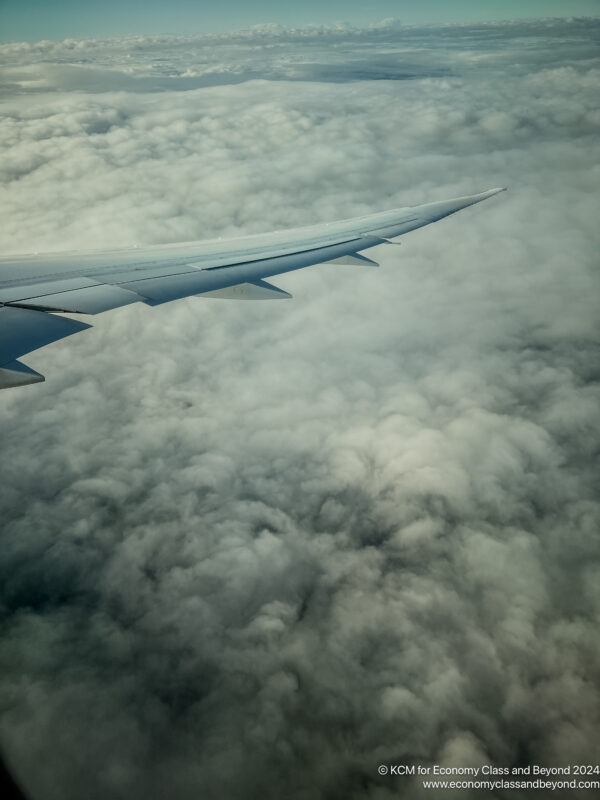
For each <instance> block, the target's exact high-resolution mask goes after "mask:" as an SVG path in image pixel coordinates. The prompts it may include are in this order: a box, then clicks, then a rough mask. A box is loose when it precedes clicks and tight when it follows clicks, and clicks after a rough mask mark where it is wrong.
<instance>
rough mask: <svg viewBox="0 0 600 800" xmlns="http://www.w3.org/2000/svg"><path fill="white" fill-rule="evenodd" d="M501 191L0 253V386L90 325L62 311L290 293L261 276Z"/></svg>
mask: <svg viewBox="0 0 600 800" xmlns="http://www.w3.org/2000/svg"><path fill="white" fill-rule="evenodd" d="M501 191H503V189H490V190H489V191H487V192H480V193H479V194H474V195H469V196H466V197H459V198H455V199H452V200H444V201H441V202H436V203H427V204H425V205H421V206H409V207H406V208H400V209H395V210H393V211H385V212H381V213H376V214H370V215H368V216H364V217H356V218H354V219H347V220H340V221H338V222H331V223H325V224H322V225H314V226H311V227H306V228H296V229H291V230H286V231H276V232H274V233H269V234H261V235H258V236H247V237H243V238H239V239H230V240H228V241H221V240H212V241H204V242H188V243H183V244H175V245H159V246H156V247H150V248H142V249H140V248H131V249H128V250H119V251H105V252H91V253H82V252H77V253H53V254H48V255H35V256H14V257H12V258H11V257H5V258H2V259H0V389H3V388H8V387H12V386H22V385H25V384H28V383H37V382H39V381H43V380H44V378H43V376H42V375H40V374H39V373H37V372H34V371H33V370H31V369H30V368H29V367H27V366H26V365H25V364H23V363H21V362H20V361H19V360H18V359H19V358H20V357H21V356H23V355H25V354H26V353H29V352H31V351H33V350H37V349H38V348H40V347H43V346H44V345H46V344H50V343H51V342H53V341H56V340H58V339H61V338H63V337H65V336H70V335H71V334H73V333H78V332H79V331H81V330H85V329H86V328H89V327H90V325H88V324H86V323H84V322H79V321H78V320H73V319H71V318H70V317H64V316H62V314H63V313H74V314H98V313H101V312H103V311H108V310H110V309H113V308H118V307H120V306H124V305H129V304H131V303H136V302H143V303H145V304H147V305H150V306H155V305H160V304H162V303H167V302H170V301H171V300H178V299H180V298H182V297H189V296H191V295H199V296H206V297H216V298H224V299H238V298H239V299H279V298H288V297H290V295H289V294H288V293H287V292H284V291H283V290H282V289H279V288H278V287H277V286H273V284H271V283H268V282H267V281H266V280H265V278H270V277H272V276H274V275H280V274H283V273H285V272H290V271H292V270H297V269H302V268H303V267H308V266H311V265H313V264H322V263H334V264H365V265H370V266H377V263H376V262H375V261H372V260H371V259H369V258H366V256H363V255H361V254H360V252H359V251H362V250H366V249H368V248H369V247H376V246H377V245H380V244H382V243H388V242H389V240H390V239H393V238H395V237H397V236H401V235H402V234H404V233H407V232H408V231H412V230H415V229H416V228H421V227H423V226H424V225H429V224H430V223H432V222H436V221H437V220H439V219H442V218H443V217H446V216H448V215H450V214H454V213H455V212H456V211H459V210H460V209H462V208H466V207H467V206H470V205H473V204H474V203H479V202H481V201H482V200H486V199H487V198H488V197H492V196H493V195H495V194H497V193H498V192H501ZM389 243H391V244H397V242H389Z"/></svg>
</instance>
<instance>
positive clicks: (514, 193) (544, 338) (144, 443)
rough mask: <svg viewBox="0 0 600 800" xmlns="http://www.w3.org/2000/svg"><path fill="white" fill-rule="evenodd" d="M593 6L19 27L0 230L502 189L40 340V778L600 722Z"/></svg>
mask: <svg viewBox="0 0 600 800" xmlns="http://www.w3.org/2000/svg"><path fill="white" fill-rule="evenodd" d="M590 25H592V23H586V25H582V24H580V23H562V22H561V23H553V24H550V23H541V24H540V26H539V27H536V26H534V25H529V26H526V25H522V24H519V25H510V26H496V27H494V26H484V28H482V29H481V30H480V31H476V32H474V31H473V30H472V29H469V28H461V27H452V28H444V29H442V30H435V29H421V30H419V29H402V28H401V27H398V26H391V27H388V26H383V27H382V28H381V29H375V30H371V31H353V30H333V31H325V32H323V31H321V32H319V33H316V32H314V31H312V32H307V31H304V32H302V31H286V30H285V29H284V30H280V29H276V30H265V29H262V28H261V30H260V31H256V30H255V31H249V32H247V33H245V34H243V35H239V36H237V37H235V36H234V37H230V38H228V37H205V38H204V39H200V40H194V39H192V38H185V37H183V38H177V39H169V38H166V37H158V38H154V39H150V40H146V39H142V38H139V39H137V40H134V41H132V40H123V41H119V40H116V41H106V42H100V41H99V42H94V41H89V42H73V41H68V42H64V43H39V44H37V45H27V46H24V45H10V46H4V47H2V48H0V53H2V54H4V57H5V58H6V59H7V60H8V61H9V62H10V70H8V71H7V75H8V79H7V78H5V81H7V82H8V83H11V82H12V84H13V89H12V90H11V94H9V96H8V97H7V98H6V99H5V100H4V102H3V111H4V121H3V124H2V128H1V130H0V142H1V143H2V146H3V147H4V150H5V153H6V157H5V158H4V159H3V161H2V164H3V167H2V170H3V171H2V179H3V186H2V192H3V194H2V199H1V203H2V206H1V212H2V217H3V219H4V220H5V221H6V224H5V225H4V226H3V229H2V231H1V233H0V236H1V237H2V248H3V250H5V251H11V250H12V251H17V252H18V251H26V250H35V249H40V250H41V249H46V248H53V249H61V248H72V247H102V246H105V247H106V246H113V245H116V244H119V243H122V244H125V243H132V242H136V241H137V242H140V243H142V242H150V243H152V242H164V241H173V240H180V239H190V238H202V237H205V236H206V237H209V236H215V235H223V236H228V235H234V234H237V233H242V232H255V231H260V230H265V229H268V228H276V227H283V226H287V225H294V224H302V223H305V222H311V221H316V220H318V219H328V218H337V217H344V216H351V215H353V214H358V213H362V212H367V211H369V210H377V209H383V208H385V207H392V206H394V205H402V204H404V203H411V202H414V203H419V202H423V201H426V200H428V199H437V198H443V197H446V196H453V195H458V194H461V193H468V192H471V191H477V190H481V189H485V188H488V187H491V186H496V185H504V184H506V185H508V186H509V188H510V191H509V192H508V193H507V194H505V195H501V196H500V197H498V198H495V199H494V200H490V201H489V202H488V203H485V204H482V205H481V206H477V207H476V208H472V209H469V210H467V211H465V212H462V213H461V214H460V215H457V216H455V217H453V218H451V219H448V220H445V221H443V222H440V223H438V224H437V225H435V226H433V227H432V228H431V229H426V230H423V231H420V232H418V233H415V234H413V235H412V236H410V237H406V239H404V240H403V247H402V248H385V247H382V248H380V250H378V251H377V253H376V258H377V259H378V260H380V261H381V263H382V269H381V270H379V271H376V270H365V271H360V270H358V269H354V268H342V267H339V268H338V267H333V266H332V267H322V268H315V269H313V270H306V271H305V272H302V273H299V274H297V275H288V276H286V277H285V278H282V279H280V281H279V283H281V285H283V286H285V288H287V289H289V290H291V291H293V292H294V294H295V296H296V299H295V300H294V301H291V302H288V303H281V304H265V305H262V304H256V306H254V305H252V304H243V307H242V305H241V304H240V305H237V304H235V303H231V304H226V303H213V302H211V301H208V300H205V301H202V300H195V299H192V300H189V301H184V302H180V303H177V304H172V305H168V306H165V307H163V308H157V309H152V310H149V309H144V308H138V307H135V308H128V309H123V310H121V311H119V312H114V313H110V314H106V315H104V316H101V317H99V318H97V319H94V328H93V330H92V331H89V332H87V333H86V334H85V335H84V336H81V337H73V339H71V340H67V341H66V342H64V343H58V344H55V345H53V346H52V347H50V348H47V349H46V350H42V351H39V352H38V353H35V354H32V355H31V356H30V357H29V358H28V359H27V360H28V363H30V364H31V365H32V366H33V367H34V368H36V369H38V370H40V371H42V372H43V373H45V374H46V375H47V376H48V381H47V383H46V384H44V385H41V386H39V387H28V388H27V389H24V390H13V391H12V392H5V393H3V396H2V405H1V407H0V426H1V429H2V433H1V436H2V442H3V459H2V466H1V467H0V469H1V470H2V476H1V479H2V486H3V498H2V513H3V520H4V532H3V557H2V559H0V566H1V568H2V570H3V587H4V588H3V603H4V608H5V610H6V612H7V614H6V617H5V622H4V625H5V630H4V642H5V647H4V666H3V670H2V672H3V676H4V678H3V682H2V685H1V692H2V694H1V697H2V708H3V717H2V731H3V744H4V747H5V748H6V752H7V754H8V755H9V757H10V758H11V759H12V761H13V762H14V765H15V768H16V770H17V772H18V773H19V774H20V775H21V776H22V778H23V780H24V781H25V783H26V784H27V785H28V786H29V787H30V788H31V790H32V791H33V792H34V796H36V794H35V792H36V791H37V792H38V795H39V796H43V797H45V798H52V797H56V798H61V800H65V799H67V798H70V797H76V796H79V794H80V791H81V788H80V787H81V783H82V781H85V785H86V796H87V797H90V798H96V797H103V798H104V797H106V796H114V797H121V796H127V797H138V796H139V797H146V796H149V793H150V794H151V792H155V794H156V796H166V794H168V795H169V796H170V797H174V798H187V797H198V796H203V797H230V798H236V797H240V798H241V797H244V798H247V797H255V796H256V797H281V796H286V797H293V798H309V797H317V796H319V797H324V796H330V797H332V798H333V797H344V798H348V797H354V798H358V797H372V798H374V797H377V798H386V797H396V796H397V794H398V791H402V792H403V793H404V794H403V796H406V797H413V796H414V797H418V796H420V792H419V789H418V787H417V786H416V784H415V785H413V784H411V783H410V781H407V782H406V783H403V784H402V785H401V786H398V785H396V784H394V783H392V782H390V781H389V780H388V779H381V778H379V777H378V776H377V772H376V770H377V766H378V764H380V763H402V762H404V761H413V762H418V763H448V764H451V765H453V764H454V762H456V761H458V760H463V761H464V763H465V764H466V763H469V764H470V763H472V762H473V763H480V762H481V760H482V759H487V760H489V761H491V762H496V763H497V764H499V765H506V764H509V765H510V764H513V763H517V762H527V761H529V760H532V761H535V762H536V763H548V764H552V765H555V764H558V763H561V764H562V763H565V764H566V763H569V761H571V760H573V759H575V760H577V761H578V762H579V761H584V762H585V761H586V760H589V759H590V758H592V756H593V746H594V742H595V741H596V740H597V738H598V730H597V727H596V726H597V722H596V720H597V716H596V715H595V709H596V705H597V694H596V692H595V691H594V689H593V686H594V682H593V664H594V663H597V659H598V652H597V650H598V638H597V633H596V630H595V628H594V625H593V622H592V620H593V618H594V613H597V609H598V600H599V598H598V593H597V590H596V589H595V586H596V585H597V581H596V578H597V556H598V547H597V544H596V542H597V536H596V530H597V519H598V502H597V488H596V486H597V484H596V481H595V474H594V454H595V452H596V451H597V445H598V430H599V427H598V384H597V382H596V379H597V375H596V372H595V360H594V354H595V352H596V350H595V347H596V342H597V320H598V318H599V316H598V302H597V297H598V287H597V279H596V277H595V272H594V270H595V265H596V261H597V256H596V254H597V252H598V242H597V237H598V234H597V200H596V187H597V176H596V175H595V173H594V167H593V164H594V163H595V159H594V154H595V153H597V149H598V138H597V122H598V120H597V117H596V111H595V106H594V102H595V100H594V88H595V83H594V76H595V74H596V72H597V70H598V64H597V62H594V61H593V60H592V59H591V56H590V51H591V45H590V38H591V37H592V31H591V30H590ZM524 34H527V36H528V37H530V38H529V41H531V42H533V43H534V45H535V46H534V45H533V44H532V46H531V47H529V46H528V47H525V46H524V44H523V40H522V38H521V37H523V35H524ZM465 53H467V54H468V55H469V57H468V58H466V57H465ZM80 58H81V59H85V62H84V63H85V67H84V66H82V65H81V64H78V63H77V60H78V59H80ZM11 70H12V72H11ZM215 74H218V75H219V76H221V79H222V80H221V83H220V85H217V84H215V83H214V82H213V83H208V84H207V83H203V82H202V81H204V80H205V79H206V77H207V76H211V75H212V76H213V77H214V75H215ZM385 76H387V79H382V78H384V77H385ZM409 76H410V79H409ZM292 78H293V80H292ZM373 78H377V79H376V80H375V79H373ZM193 80H198V81H199V82H198V83H197V84H193V83H189V81H193ZM15 87H16V88H15ZM49 787H53V788H49ZM52 792H54V794H52ZM468 796H469V795H468V793H466V794H465V797H468ZM523 796H524V795H523Z"/></svg>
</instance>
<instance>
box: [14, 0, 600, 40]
mask: <svg viewBox="0 0 600 800" xmlns="http://www.w3.org/2000/svg"><path fill="white" fill-rule="evenodd" d="M599 12H600V7H599V3H598V0H527V2H522V0H486V2H482V1H481V0H455V1H452V2H450V0H421V2H418V3H416V2H413V0H373V1H372V2H364V0H329V2H327V3H323V2H321V0H305V2H297V0H254V2H246V0H223V2H218V3H214V2H207V1H206V0H171V2H166V0H104V2H98V1H95V2H89V0H87V1H86V0H83V2H82V0H55V2H51V3H49V2H47V0H0V40H2V41H18V40H24V41H36V40H40V39H63V38H65V37H88V36H114V35H123V34H131V33H204V32H214V31H228V30H234V29H236V28H241V27H246V26H250V25H255V24H260V23H269V22H275V23H279V24H283V25H308V24H322V23H326V24H327V23H332V22H334V21H338V20H339V21H343V22H349V23H351V24H353V25H366V24H369V23H374V22H377V21H378V20H381V19H383V18H388V17H394V18H397V19H399V20H400V21H401V22H405V23H408V24H421V23H445V22H471V21H478V20H483V21H486V20H487V21H489V20H497V19H522V18H534V17H553V16H557V17H566V16H585V15H598V13H599Z"/></svg>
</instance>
